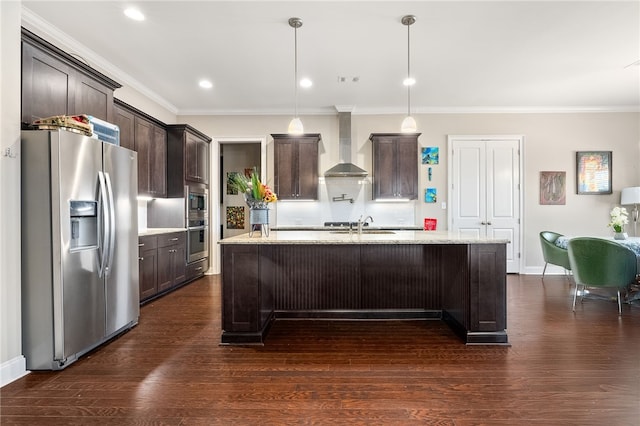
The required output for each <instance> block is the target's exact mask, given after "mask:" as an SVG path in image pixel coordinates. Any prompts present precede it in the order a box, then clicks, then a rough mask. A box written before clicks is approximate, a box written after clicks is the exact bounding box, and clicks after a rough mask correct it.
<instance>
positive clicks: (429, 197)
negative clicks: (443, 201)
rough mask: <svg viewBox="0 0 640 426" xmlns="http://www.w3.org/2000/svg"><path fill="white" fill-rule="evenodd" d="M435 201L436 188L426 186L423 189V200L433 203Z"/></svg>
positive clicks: (436, 198)
mask: <svg viewBox="0 0 640 426" xmlns="http://www.w3.org/2000/svg"><path fill="white" fill-rule="evenodd" d="M436 201H438V191H437V190H436V188H427V189H426V190H425V191H424V202H425V203H435V202H436Z"/></svg>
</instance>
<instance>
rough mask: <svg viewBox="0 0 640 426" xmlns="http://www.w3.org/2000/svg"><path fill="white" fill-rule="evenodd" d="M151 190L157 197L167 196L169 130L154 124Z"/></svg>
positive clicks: (151, 155) (150, 153)
mask: <svg viewBox="0 0 640 426" xmlns="http://www.w3.org/2000/svg"><path fill="white" fill-rule="evenodd" d="M149 157H150V159H151V160H150V162H149V179H150V181H149V191H150V192H151V194H152V195H154V196H156V197H166V196H167V131H166V130H165V129H163V128H162V127H160V126H156V125H154V126H153V143H152V145H151V151H150V152H149Z"/></svg>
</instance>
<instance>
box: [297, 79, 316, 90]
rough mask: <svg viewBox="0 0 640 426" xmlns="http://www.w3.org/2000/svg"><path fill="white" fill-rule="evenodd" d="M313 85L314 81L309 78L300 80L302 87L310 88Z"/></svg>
mask: <svg viewBox="0 0 640 426" xmlns="http://www.w3.org/2000/svg"><path fill="white" fill-rule="evenodd" d="M311 86H313V81H311V80H310V79H308V78H303V79H302V80H300V87H304V88H308V87H311Z"/></svg>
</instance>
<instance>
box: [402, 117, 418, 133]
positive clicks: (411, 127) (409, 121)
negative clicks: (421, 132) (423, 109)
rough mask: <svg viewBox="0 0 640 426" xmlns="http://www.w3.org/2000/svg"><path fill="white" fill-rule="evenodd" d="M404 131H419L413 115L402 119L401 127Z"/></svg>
mask: <svg viewBox="0 0 640 426" xmlns="http://www.w3.org/2000/svg"><path fill="white" fill-rule="evenodd" d="M400 131H401V132H402V133H415V132H417V131H418V126H417V125H416V120H414V119H413V117H412V116H410V115H408V116H406V117H405V119H404V120H402V127H401V128H400Z"/></svg>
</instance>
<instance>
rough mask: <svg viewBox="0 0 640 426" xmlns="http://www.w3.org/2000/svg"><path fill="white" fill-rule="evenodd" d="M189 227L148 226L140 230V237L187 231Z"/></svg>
mask: <svg viewBox="0 0 640 426" xmlns="http://www.w3.org/2000/svg"><path fill="white" fill-rule="evenodd" d="M186 230H187V228H147V229H140V230H138V237H147V236H150V235H160V234H170V233H172V232H185V231H186Z"/></svg>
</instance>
